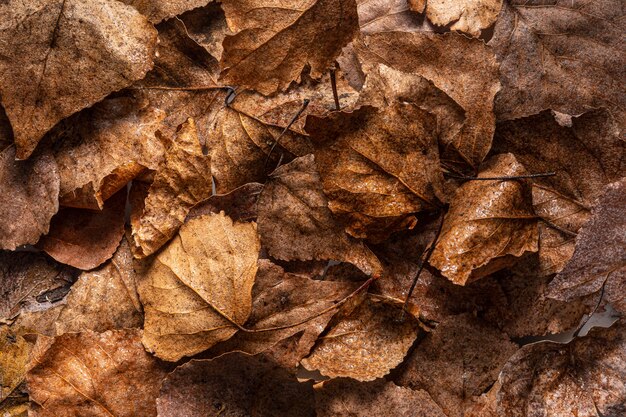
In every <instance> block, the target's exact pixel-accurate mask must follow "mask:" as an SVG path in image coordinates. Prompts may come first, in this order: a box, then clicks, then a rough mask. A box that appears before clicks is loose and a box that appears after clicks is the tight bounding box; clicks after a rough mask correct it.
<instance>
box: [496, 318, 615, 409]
mask: <svg viewBox="0 0 626 417" xmlns="http://www.w3.org/2000/svg"><path fill="white" fill-rule="evenodd" d="M625 335H626V329H625V328H624V324H623V323H618V324H616V325H613V326H612V327H611V328H609V329H602V328H596V329H593V330H592V331H591V332H589V334H588V335H587V336H585V337H581V338H576V339H574V340H573V341H571V342H570V343H568V344H563V343H554V342H540V343H533V344H530V345H526V346H524V347H523V348H522V349H521V350H520V351H519V352H517V353H516V354H515V355H514V356H513V357H512V358H511V359H510V360H509V362H508V363H507V364H506V365H505V366H504V368H503V369H502V373H501V374H500V378H499V382H500V384H501V387H500V388H499V390H498V392H497V413H498V415H506V416H511V417H530V416H539V415H541V416H556V417H561V416H563V417H565V416H571V415H578V416H590V417H591V416H594V417H595V416H615V417H617V416H622V415H624V414H625V413H626V384H625V383H624V381H625V380H626V338H625V337H624V336H625Z"/></svg>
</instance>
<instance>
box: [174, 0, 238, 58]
mask: <svg viewBox="0 0 626 417" xmlns="http://www.w3.org/2000/svg"><path fill="white" fill-rule="evenodd" d="M204 2H205V3H206V0H205V1H204ZM179 19H180V20H182V22H183V23H184V24H185V28H186V29H187V30H186V34H187V36H189V37H190V38H191V39H193V40H194V41H195V42H196V43H197V44H199V45H200V46H202V47H203V48H204V49H206V50H207V52H208V53H209V54H211V56H212V57H213V58H215V59H216V60H218V61H219V60H220V59H221V58H222V53H223V52H224V47H223V46H222V42H223V41H224V38H225V37H226V35H227V34H230V30H229V29H228V25H227V24H226V17H225V16H224V12H223V11H222V8H221V6H220V4H219V3H217V2H211V3H209V4H207V5H206V6H205V7H200V8H197V9H194V10H190V11H188V12H186V13H185V14H183V15H181V16H179Z"/></svg>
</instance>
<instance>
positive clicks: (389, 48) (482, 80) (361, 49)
mask: <svg viewBox="0 0 626 417" xmlns="http://www.w3.org/2000/svg"><path fill="white" fill-rule="evenodd" d="M355 48H356V50H357V53H358V56H359V57H360V58H361V60H363V61H368V62H370V63H382V64H385V65H387V66H389V67H391V68H393V69H395V70H398V71H403V72H407V73H414V74H417V75H420V76H422V77H424V78H426V79H428V80H431V81H432V82H433V83H434V84H435V86H436V87H437V88H440V89H441V90H442V91H443V92H445V93H446V94H448V95H449V96H450V97H451V98H452V99H453V100H454V101H456V102H457V103H458V104H459V105H460V106H461V107H462V108H463V109H464V110H465V116H466V121H465V124H464V126H463V128H462V129H461V131H460V132H459V133H458V134H457V135H456V136H455V137H454V139H453V140H452V142H451V143H446V144H445V145H446V147H450V148H452V149H454V150H455V151H456V152H457V153H458V155H459V156H460V157H461V158H462V160H463V161H465V162H466V163H468V164H470V165H472V166H474V167H477V166H478V165H479V164H480V163H481V162H482V160H483V159H484V158H485V156H486V155H487V153H488V152H489V149H490V147H491V140H492V137H493V132H494V129H495V116H494V115H493V98H494V96H495V94H496V92H497V91H498V90H499V88H500V82H499V81H498V64H497V62H496V59H495V55H494V54H493V52H492V50H491V48H490V47H488V46H487V45H485V44H484V43H483V42H482V41H481V40H478V39H469V38H467V37H465V36H462V35H457V34H455V33H448V34H445V35H439V34H436V33H417V32H411V33H407V32H381V33H374V34H370V35H366V36H364V37H363V39H362V41H361V42H357V43H355ZM446 151H449V150H446ZM445 153H446V152H444V154H445Z"/></svg>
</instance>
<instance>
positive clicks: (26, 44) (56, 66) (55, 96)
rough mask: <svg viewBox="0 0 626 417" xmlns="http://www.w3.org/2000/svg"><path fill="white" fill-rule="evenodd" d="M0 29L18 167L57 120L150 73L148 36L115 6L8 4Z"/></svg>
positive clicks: (137, 20)
mask: <svg viewBox="0 0 626 417" xmlns="http://www.w3.org/2000/svg"><path fill="white" fill-rule="evenodd" d="M0 21H3V22H5V25H3V27H2V29H0V55H2V56H3V57H4V59H2V61H0V91H1V92H2V104H3V105H4V108H5V110H6V112H7V115H8V116H9V119H10V120H11V125H12V126H13V133H14V134H15V143H16V146H17V153H16V155H17V157H18V158H19V159H25V158H27V157H28V156H30V154H31V153H32V151H33V150H34V149H35V147H36V146H37V143H38V142H39V140H40V139H41V138H42V136H43V135H44V134H45V133H46V132H47V131H48V130H50V129H51V128H52V127H53V126H54V125H55V124H56V123H57V122H59V121H60V120H61V119H63V118H65V117H67V116H69V115H71V114H73V113H75V112H77V111H79V110H81V109H83V108H85V107H88V106H90V105H92V104H94V103H96V102H98V101H100V100H102V99H103V98H104V97H105V96H107V95H108V94H109V93H111V92H113V91H116V90H120V89H122V88H124V87H126V86H128V85H130V84H132V82H133V81H135V80H138V79H141V78H143V77H144V75H145V74H146V72H147V71H148V70H149V69H150V68H151V67H152V59H153V55H154V50H155V46H156V40H157V33H156V30H154V28H153V27H152V25H151V24H150V23H149V22H148V21H147V19H146V18H145V17H143V16H142V15H140V14H139V13H137V12H136V11H135V10H134V9H133V8H131V7H129V6H126V5H123V4H121V3H120V2H118V1H112V0H90V1H85V0H54V1H48V0H34V1H28V2H24V1H22V0H10V1H8V2H4V3H3V5H2V6H0Z"/></svg>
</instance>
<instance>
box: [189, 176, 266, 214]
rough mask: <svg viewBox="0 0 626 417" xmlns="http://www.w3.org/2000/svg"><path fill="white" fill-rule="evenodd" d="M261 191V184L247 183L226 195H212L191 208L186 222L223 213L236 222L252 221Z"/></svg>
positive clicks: (256, 211)
mask: <svg viewBox="0 0 626 417" xmlns="http://www.w3.org/2000/svg"><path fill="white" fill-rule="evenodd" d="M261 191H263V184H259V183H258V182H249V183H247V184H244V185H242V186H241V187H239V188H235V189H234V190H233V191H231V192H230V193H228V194H214V195H212V196H211V197H209V198H207V199H206V200H204V201H202V202H200V203H198V204H196V205H195V206H193V208H192V209H191V210H190V211H189V214H187V220H189V219H193V218H195V217H199V216H202V215H204V214H209V213H219V212H220V211H223V212H225V213H226V214H227V215H228V217H230V218H231V219H233V220H235V221H238V222H248V221H254V220H256V218H257V213H258V209H257V206H258V205H257V202H258V200H259V196H260V195H261Z"/></svg>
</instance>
